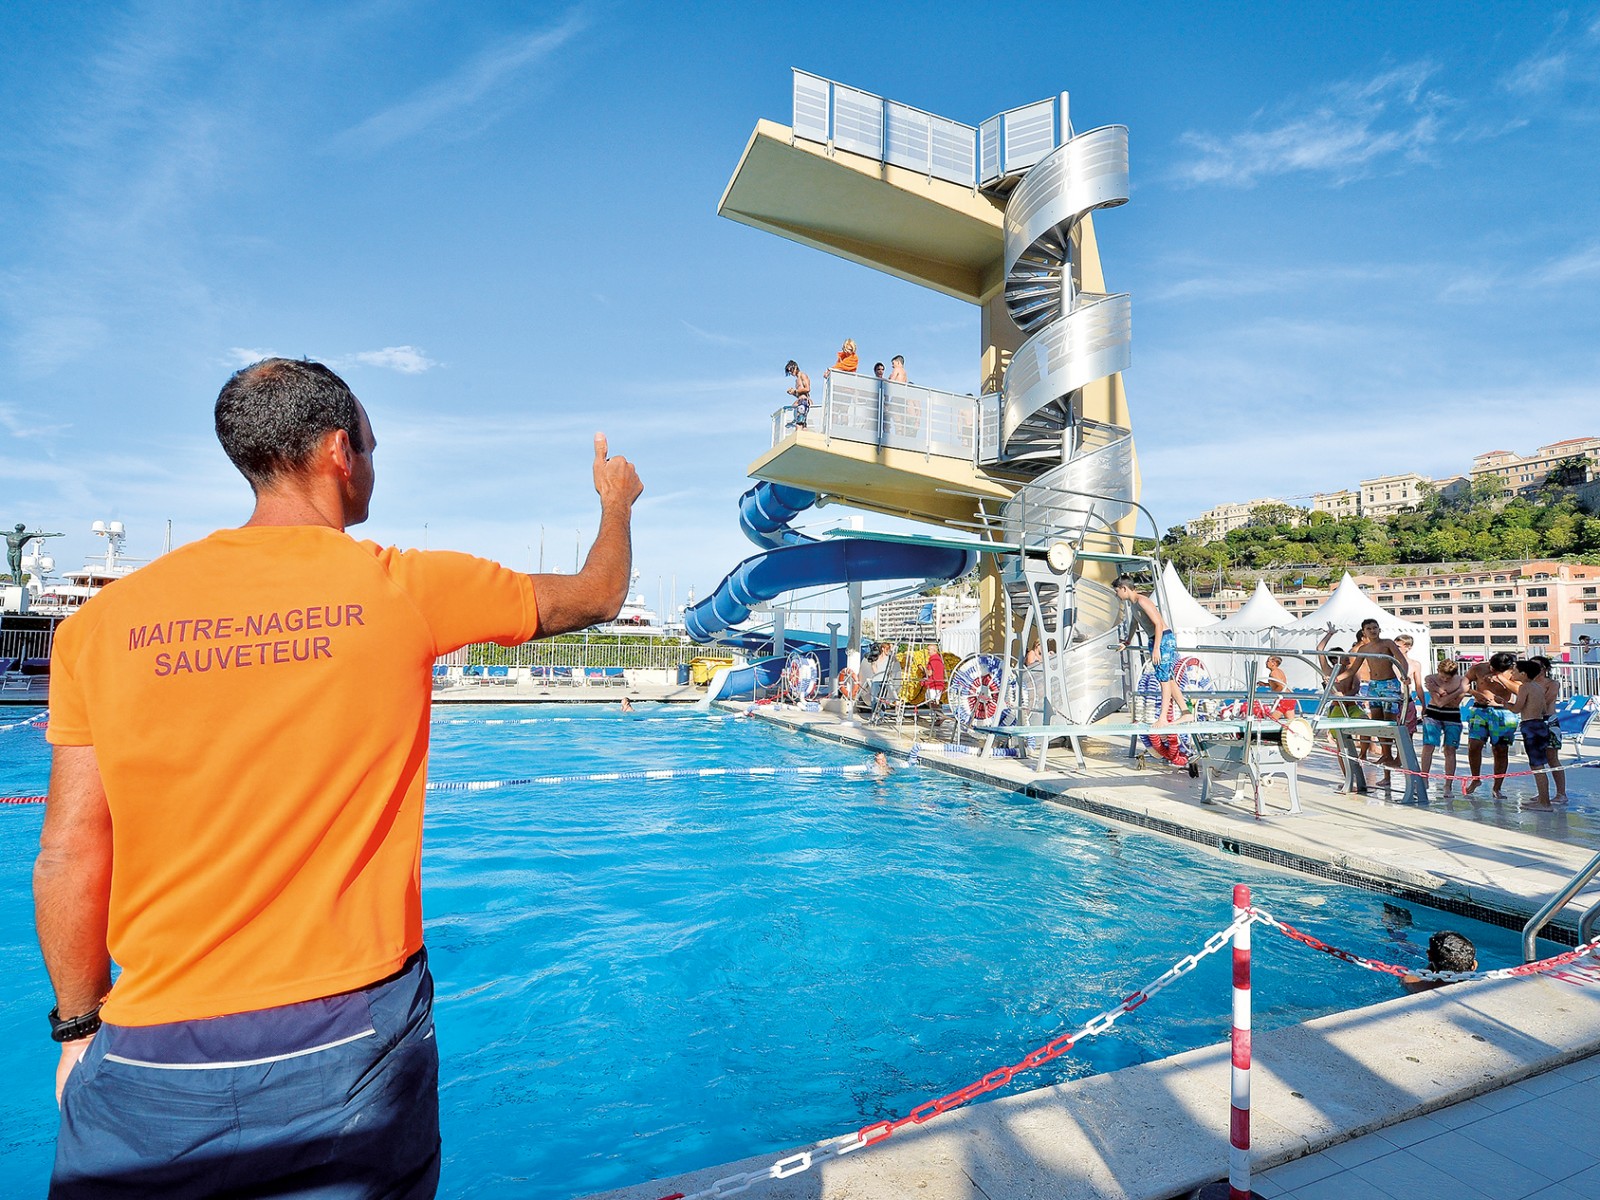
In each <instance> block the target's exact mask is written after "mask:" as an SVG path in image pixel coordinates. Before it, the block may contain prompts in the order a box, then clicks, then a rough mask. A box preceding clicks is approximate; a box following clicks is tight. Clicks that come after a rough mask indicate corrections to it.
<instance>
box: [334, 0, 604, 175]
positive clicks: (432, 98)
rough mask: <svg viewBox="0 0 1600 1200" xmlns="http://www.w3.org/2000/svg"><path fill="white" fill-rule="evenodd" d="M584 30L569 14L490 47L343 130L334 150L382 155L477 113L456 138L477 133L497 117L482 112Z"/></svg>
mask: <svg viewBox="0 0 1600 1200" xmlns="http://www.w3.org/2000/svg"><path fill="white" fill-rule="evenodd" d="M586 24H587V21H586V19H585V18H584V16H583V14H582V12H581V11H580V10H578V9H573V10H572V11H571V12H569V13H568V14H567V15H566V16H565V17H563V18H562V19H561V20H560V21H559V22H558V23H557V24H555V25H554V26H552V27H550V28H549V29H542V30H538V31H537V32H534V33H528V34H523V35H521V36H520V37H515V38H511V39H509V40H507V41H505V42H502V43H500V44H499V45H495V46H491V47H490V48H489V49H487V50H484V51H482V52H480V53H479V54H477V55H475V56H474V57H473V58H471V59H469V60H468V61H467V62H466V63H464V64H462V65H461V66H460V67H459V68H457V69H456V70H455V71H454V72H452V73H451V74H449V75H447V76H445V77H444V78H443V79H440V80H438V81H437V82H435V83H433V84H430V85H429V86H428V87H425V88H423V89H422V90H421V91H419V92H417V93H416V94H415V95H414V96H412V97H410V98H409V99H407V100H403V101H401V102H400V103H398V104H395V105H393V106H391V107H389V108H386V109H384V110H382V111H381V112H376V113H373V114H372V115H371V116H370V117H368V118H367V119H366V120H364V121H362V122H361V123H360V124H359V125H356V126H354V127H352V128H350V129H347V130H345V131H344V132H343V133H342V134H340V135H339V136H338V137H337V138H336V139H335V144H337V145H343V146H346V147H350V148H352V149H358V150H363V151H369V152H370V151H377V150H385V149H387V148H389V147H390V146H393V145H395V144H396V143H398V142H403V141H405V140H407V139H409V138H412V137H415V136H417V135H418V134H421V133H424V132H427V131H429V130H432V129H435V128H438V127H440V126H445V125H450V124H455V125H457V126H460V124H461V123H462V122H463V121H464V120H465V119H466V118H468V117H469V115H472V114H473V113H474V111H475V110H476V119H475V120H474V121H472V122H471V128H470V129H466V130H463V129H461V128H457V129H456V131H455V132H456V133H457V134H458V135H459V134H461V133H463V132H468V133H470V132H476V130H477V129H479V128H481V127H482V126H483V125H484V124H487V123H488V122H489V121H492V120H493V119H494V117H495V116H497V115H498V113H496V112H486V111H484V110H485V109H486V107H487V106H488V103H489V101H491V100H492V99H494V98H495V95H496V93H497V92H500V91H501V90H502V89H504V88H506V87H507V86H509V85H510V84H512V83H514V82H516V81H517V80H518V79H519V78H520V77H521V76H523V75H524V74H525V73H526V72H527V71H528V70H529V69H531V68H533V67H536V66H538V65H539V64H541V63H543V62H546V61H547V60H549V59H550V58H551V57H553V56H554V55H555V53H556V51H558V50H560V49H561V48H562V47H563V46H565V45H566V44H567V43H568V42H569V41H571V40H572V39H573V38H574V37H575V36H576V35H577V34H578V33H580V32H582V30H583V28H584V27H585V25H586Z"/></svg>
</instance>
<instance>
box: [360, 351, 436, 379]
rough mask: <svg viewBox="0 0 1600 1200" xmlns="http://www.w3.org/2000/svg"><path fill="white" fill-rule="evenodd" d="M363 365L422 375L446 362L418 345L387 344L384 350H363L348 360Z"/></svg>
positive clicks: (403, 373) (404, 373) (405, 373)
mask: <svg viewBox="0 0 1600 1200" xmlns="http://www.w3.org/2000/svg"><path fill="white" fill-rule="evenodd" d="M348 361H349V362H352V363H359V364H360V365H362V366H363V367H382V368H383V369H384V370H386V371H399V372H400V373H401V374H402V375H420V374H422V372H424V371H427V370H431V369H432V368H434V367H438V366H443V365H444V364H442V363H440V362H438V361H436V360H434V359H431V358H429V357H428V356H427V355H426V354H424V353H423V352H422V351H421V350H420V349H418V348H417V347H416V346H385V347H384V348H383V349H382V350H363V351H361V352H360V353H358V354H352V355H351V356H350V358H349V360H348Z"/></svg>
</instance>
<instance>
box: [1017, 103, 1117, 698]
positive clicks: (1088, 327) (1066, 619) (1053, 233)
mask: <svg viewBox="0 0 1600 1200" xmlns="http://www.w3.org/2000/svg"><path fill="white" fill-rule="evenodd" d="M1127 199H1128V131H1127V128H1126V127H1124V126H1121V125H1109V126H1105V127H1103V128H1100V129H1094V130H1090V131H1088V132H1086V133H1082V134H1078V135H1076V136H1074V137H1072V138H1071V139H1070V140H1068V141H1067V142H1065V143H1064V144H1063V145H1061V146H1060V147H1058V148H1057V149H1056V150H1055V151H1054V152H1053V153H1052V154H1050V155H1049V157H1047V158H1045V159H1044V160H1043V161H1041V162H1040V163H1038V165H1036V166H1034V167H1033V168H1032V169H1031V170H1029V171H1028V172H1027V174H1026V175H1024V176H1023V178H1022V180H1021V182H1020V183H1018V184H1017V186H1016V188H1015V190H1013V191H1012V193H1011V196H1010V199H1009V201H1008V203H1007V205H1006V212H1005V271H1006V282H1005V303H1006V307H1007V309H1008V310H1009V311H1010V314H1011V317H1012V319H1013V320H1014V321H1015V322H1016V324H1017V326H1018V327H1019V328H1020V329H1021V330H1022V331H1023V332H1024V333H1026V334H1028V335H1029V336H1028V339H1027V341H1026V342H1024V343H1023V345H1022V346H1021V348H1019V349H1018V350H1017V351H1016V353H1015V354H1014V355H1013V356H1012V358H1011V362H1010V365H1009V366H1008V368H1007V370H1006V375H1005V387H1004V400H1003V404H1002V408H1001V414H1000V446H1001V462H1002V464H1003V465H1004V467H1005V468H1006V469H1007V470H1009V471H1014V472H1016V473H1018V474H1019V475H1020V476H1021V477H1022V478H1023V479H1024V482H1023V483H1022V486H1021V487H1020V488H1019V489H1018V491H1017V492H1016V494H1015V495H1014V496H1013V497H1012V498H1011V499H1010V500H1009V501H1007V502H1006V503H1005V504H1004V505H1003V506H1002V507H1001V510H1000V526H1001V531H1002V536H1003V537H1004V539H1005V540H1006V541H1008V542H1013V543H1020V544H1021V545H1022V546H1023V547H1025V551H1024V553H1022V554H1019V555H1016V556H1014V557H1012V558H1010V559H1008V560H1007V562H1006V565H1005V567H1004V569H1003V581H1004V584H1005V589H1006V594H1007V599H1008V603H1009V607H1010V609H1011V613H1012V614H1020V615H1021V617H1022V620H1021V622H1020V628H1019V627H1018V622H1017V621H1015V620H1011V621H1008V628H1010V629H1012V630H1013V634H1012V637H1013V641H1014V646H1013V647H1012V649H1011V653H1010V654H1009V655H1008V657H1015V658H1017V659H1018V660H1020V659H1021V658H1022V653H1023V652H1025V650H1026V648H1027V647H1028V646H1030V645H1033V644H1038V645H1040V646H1042V647H1043V648H1044V657H1043V661H1042V663H1041V664H1040V670H1041V671H1042V674H1043V680H1042V683H1043V685H1044V686H1043V687H1037V688H1035V689H1033V690H1034V695H1035V697H1036V700H1035V703H1036V704H1040V703H1042V704H1043V718H1044V723H1047V724H1048V723H1052V722H1055V721H1058V720H1066V721H1072V722H1090V721H1095V720H1098V719H1099V718H1100V717H1102V716H1104V715H1105V714H1106V713H1108V712H1112V711H1115V710H1116V709H1118V708H1121V707H1123V705H1124V704H1125V702H1126V698H1127V691H1128V678H1127V671H1126V668H1125V665H1124V662H1123V660H1122V658H1121V656H1120V655H1118V654H1117V652H1116V650H1115V643H1116V642H1117V640H1118V637H1119V623H1120V618H1121V611H1122V606H1121V603H1120V602H1119V601H1118V600H1117V598H1116V595H1115V594H1114V593H1113V592H1112V590H1111V588H1110V587H1109V586H1107V585H1106V584H1105V583H1102V582H1100V581H1099V580H1098V579H1096V578H1094V577H1093V576H1094V575H1095V574H1102V575H1103V574H1104V573H1106V568H1107V566H1108V564H1112V565H1114V564H1115V563H1116V562H1117V561H1118V560H1119V559H1120V558H1123V557H1128V556H1129V555H1130V552H1131V546H1129V545H1128V541H1127V538H1126V537H1125V536H1124V535H1123V534H1122V533H1121V532H1120V531H1119V526H1120V524H1121V523H1122V522H1124V521H1125V520H1126V518H1127V517H1128V516H1129V515H1130V514H1131V513H1133V512H1134V511H1135V503H1134V497H1133V466H1134V463H1133V437H1132V434H1131V432H1130V431H1129V430H1128V429H1126V428H1124V427H1122V426H1119V425H1108V424H1104V423H1100V422H1094V421H1088V420H1085V419H1084V418H1083V413H1082V403H1081V397H1082V390H1083V389H1084V388H1085V387H1086V386H1088V385H1090V384H1093V383H1095V382H1096V381H1098V380H1101V379H1104V378H1106V377H1107V376H1110V375H1114V374H1115V373H1117V372H1119V371H1122V370H1125V369H1126V368H1127V367H1128V365H1129V344H1130V337H1131V314H1130V306H1129V300H1128V297H1127V296H1126V295H1122V294H1114V295H1107V294H1100V293H1094V292H1086V291H1084V290H1083V289H1082V272H1081V266H1080V254H1079V247H1080V246H1081V244H1082V233H1081V230H1080V226H1081V224H1082V222H1083V220H1084V218H1085V217H1086V216H1088V215H1089V214H1090V213H1091V212H1094V211H1095V210H1096V209H1103V208H1112V207H1115V206H1117V205H1120V204H1124V203H1126V202H1127ZM1061 544H1064V545H1065V546H1066V547H1069V548H1070V554H1063V553H1062V552H1061V551H1059V550H1058V552H1057V555H1056V558H1055V561H1054V562H1053V563H1052V562H1051V561H1050V560H1049V559H1048V558H1047V557H1046V556H1045V555H1044V554H1042V553H1041V552H1042V551H1044V550H1046V549H1047V548H1048V547H1050V546H1053V545H1056V546H1059V545H1061ZM1068 559H1070V562H1066V560H1068ZM1064 562H1065V563H1066V565H1063V563H1064Z"/></svg>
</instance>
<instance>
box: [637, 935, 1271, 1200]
mask: <svg viewBox="0 0 1600 1200" xmlns="http://www.w3.org/2000/svg"><path fill="white" fill-rule="evenodd" d="M1252 920H1254V917H1253V916H1252V914H1251V912H1250V911H1249V910H1248V908H1247V909H1246V910H1244V911H1243V912H1240V913H1239V914H1238V915H1237V916H1235V917H1234V919H1233V920H1232V921H1231V922H1230V923H1229V924H1228V925H1227V926H1226V927H1225V928H1223V929H1220V930H1218V931H1217V932H1216V933H1214V934H1212V935H1211V936H1210V937H1209V938H1207V939H1206V940H1205V943H1204V944H1203V945H1202V946H1201V947H1200V949H1198V950H1196V951H1195V952H1194V953H1193V954H1187V955H1185V956H1184V957H1183V958H1180V959H1179V960H1178V961H1177V962H1175V963H1174V964H1173V965H1172V966H1170V967H1168V968H1167V969H1166V970H1165V971H1163V972H1162V973H1161V974H1160V975H1159V976H1157V977H1156V978H1155V979H1153V980H1151V981H1150V982H1149V983H1147V984H1145V985H1144V987H1142V988H1139V989H1138V990H1137V991H1134V992H1131V993H1129V994H1128V995H1127V996H1125V997H1124V998H1123V999H1122V1002H1121V1003H1120V1004H1117V1005H1116V1006H1114V1007H1112V1008H1108V1009H1107V1010H1106V1011H1105V1012H1103V1013H1100V1014H1099V1015H1098V1016H1096V1017H1094V1018H1092V1019H1091V1020H1089V1021H1086V1022H1084V1024H1082V1025H1080V1026H1079V1027H1078V1028H1077V1029H1074V1030H1072V1031H1071V1032H1070V1033H1064V1034H1062V1035H1061V1036H1060V1037H1058V1038H1055V1039H1054V1040H1052V1041H1049V1042H1046V1043H1045V1044H1044V1045H1042V1046H1039V1047H1038V1048H1037V1049H1035V1050H1033V1051H1031V1052H1030V1053H1028V1054H1027V1055H1025V1056H1024V1057H1023V1058H1022V1059H1020V1060H1019V1061H1017V1062H1015V1063H1012V1064H1011V1065H1009V1066H1004V1067H1000V1068H998V1069H996V1070H993V1071H990V1072H989V1073H988V1074H987V1075H985V1076H984V1077H983V1078H982V1079H979V1080H976V1081H975V1082H973V1083H969V1084H968V1085H967V1086H966V1087H963V1088H958V1089H957V1090H955V1091H953V1092H951V1093H950V1094H949V1095H946V1096H941V1097H939V1098H938V1099H937V1100H927V1101H924V1102H923V1103H921V1104H919V1105H917V1107H915V1108H913V1109H912V1110H911V1111H910V1112H908V1113H906V1114H905V1115H904V1116H901V1117H896V1118H895V1119H894V1120H892V1121H874V1122H873V1123H872V1124H870V1125H864V1126H862V1127H861V1128H860V1129H858V1130H856V1131H855V1132H854V1133H851V1134H846V1135H845V1136H843V1137H837V1138H831V1139H829V1140H828V1141H825V1142H821V1143H819V1144H818V1145H817V1146H815V1147H813V1148H812V1149H810V1150H802V1151H800V1152H799V1153H797V1154H791V1155H789V1156H788V1157H787V1158H780V1159H778V1160H777V1161H776V1162H774V1163H772V1164H771V1165H769V1166H767V1167H764V1168H762V1169H760V1170H756V1171H744V1172H741V1173H740V1174H737V1175H728V1176H725V1177H724V1178H722V1179H718V1180H715V1181H714V1182H713V1183H712V1184H711V1186H710V1187H706V1188H702V1189H701V1190H700V1191H698V1192H692V1193H687V1194H686V1193H683V1192H674V1193H672V1194H671V1195H670V1196H663V1197H662V1200H721V1198H722V1197H724V1196H734V1195H738V1194H739V1193H740V1192H743V1191H745V1190H746V1189H748V1188H750V1187H751V1186H753V1185H754V1184H757V1183H760V1182H762V1181H763V1180H767V1179H787V1178H788V1177H789V1176H791V1175H798V1174H800V1173H801V1172H802V1171H808V1170H810V1169H811V1168H812V1167H815V1166H817V1165H818V1164H819V1163H823V1162H827V1161H828V1160H829V1159H833V1158H841V1157H843V1156H844V1155H846V1154H851V1153H853V1152H855V1151H857V1150H862V1149H865V1148H866V1147H868V1146H876V1145H878V1144H879V1143H880V1142H883V1141H886V1140H887V1139H888V1138H890V1137H891V1136H893V1135H894V1133H895V1132H896V1131H898V1130H900V1129H903V1128H905V1127H906V1126H907V1125H921V1124H923V1123H924V1122H927V1121H930V1120H932V1119H933V1118H934V1117H937V1116H939V1115H940V1114H942V1113H947V1112H950V1111H952V1110H954V1109H957V1108H960V1107H961V1106H962V1105H964V1104H967V1103H970V1102H971V1101H973V1100H976V1099H977V1098H978V1097H979V1096H983V1095H986V1094H988V1093H989V1092H993V1091H997V1090H999V1089H1000V1088H1003V1087H1005V1086H1006V1085H1007V1084H1009V1083H1010V1082H1011V1081H1012V1080H1013V1079H1015V1078H1016V1077H1017V1076H1018V1075H1020V1074H1022V1073H1023V1072H1024V1071H1031V1070H1034V1069H1035V1068H1037V1067H1042V1066H1044V1065H1045V1064H1046V1063H1048V1062H1052V1061H1054V1060H1055V1059H1057V1058H1060V1057H1061V1056H1062V1055H1063V1054H1065V1053H1066V1052H1067V1051H1068V1050H1071V1049H1072V1048H1073V1047H1074V1046H1075V1045H1077V1044H1078V1043H1079V1042H1082V1041H1086V1040H1087V1039H1089V1038H1092V1037H1094V1036H1096V1035H1097V1034H1102V1033H1104V1032H1105V1031H1106V1030H1108V1029H1110V1028H1111V1027H1112V1026H1113V1025H1115V1024H1116V1023H1117V1021H1119V1020H1121V1019H1122V1018H1123V1017H1125V1016H1127V1015H1128V1014H1129V1013H1131V1012H1132V1011H1133V1010H1134V1009H1136V1008H1138V1007H1139V1006H1140V1005H1142V1004H1144V1003H1145V1002H1146V1001H1147V1000H1150V999H1151V998H1152V997H1154V996H1155V995H1156V994H1157V993H1159V992H1161V991H1162V990H1163V989H1165V988H1167V987H1168V986H1169V985H1171V984H1173V983H1175V982H1176V981H1177V980H1179V979H1181V978H1183V976H1185V975H1187V974H1188V973H1189V972H1190V971H1192V970H1194V969H1195V967H1197V966H1199V965H1200V963H1201V961H1202V960H1203V959H1206V958H1208V957H1210V956H1211V955H1213V954H1215V953H1216V952H1217V951H1219V950H1221V949H1222V948H1223V947H1224V946H1226V945H1228V944H1229V943H1230V942H1232V941H1233V939H1234V937H1235V935H1236V934H1237V933H1238V931H1239V930H1240V929H1241V928H1245V929H1248V928H1249V925H1250V923H1251V921H1252Z"/></svg>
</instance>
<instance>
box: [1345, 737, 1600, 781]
mask: <svg viewBox="0 0 1600 1200" xmlns="http://www.w3.org/2000/svg"><path fill="white" fill-rule="evenodd" d="M1316 750H1317V752H1318V753H1320V754H1326V755H1328V756H1329V757H1330V758H1338V759H1343V760H1344V761H1345V762H1352V763H1358V764H1361V765H1362V766H1367V767H1374V768H1376V769H1377V770H1380V771H1393V772H1394V773H1395V774H1396V775H1409V776H1414V777H1415V778H1417V779H1443V780H1445V781H1446V782H1454V783H1460V784H1468V783H1471V782H1472V781H1473V780H1479V781H1482V780H1485V779H1492V780H1494V781H1495V782H1496V783H1498V782H1499V781H1500V780H1502V779H1531V778H1533V777H1534V776H1535V775H1550V774H1554V773H1555V772H1561V773H1563V774H1565V773H1566V772H1567V771H1586V770H1591V769H1600V761H1596V762H1575V763H1563V764H1562V765H1561V766H1559V767H1530V768H1529V769H1528V770H1526V771H1504V772H1502V773H1500V774H1498V775H1496V774H1493V773H1490V772H1479V773H1478V774H1477V775H1473V774H1472V773H1471V772H1467V773H1465V774H1463V773H1462V772H1460V771H1457V772H1456V773H1455V774H1454V775H1452V774H1450V773H1449V772H1447V771H1413V770H1412V769H1411V768H1410V767H1403V766H1401V765H1400V764H1399V763H1383V762H1377V761H1375V760H1373V759H1370V758H1362V757H1361V756H1360V755H1359V754H1344V753H1342V752H1340V751H1338V750H1335V749H1334V748H1333V747H1331V746H1317V747H1316ZM1463 753H1465V752H1464V751H1463Z"/></svg>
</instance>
